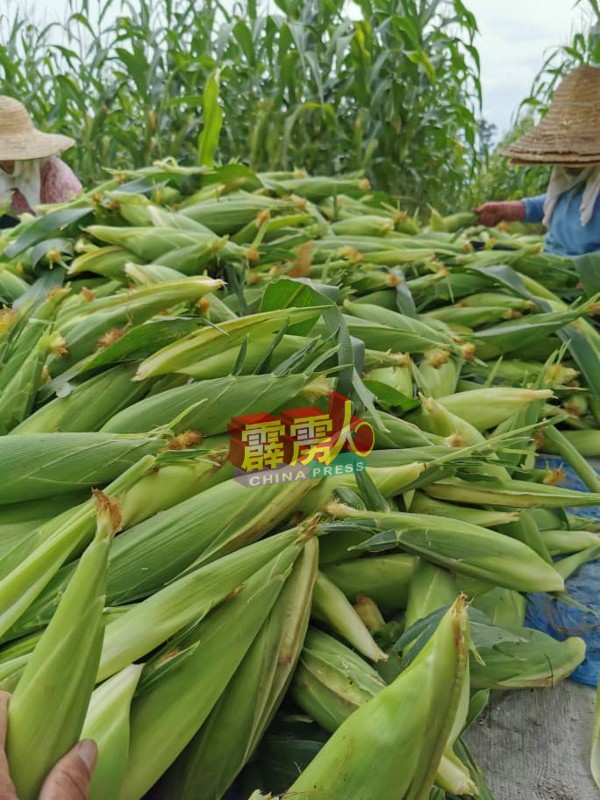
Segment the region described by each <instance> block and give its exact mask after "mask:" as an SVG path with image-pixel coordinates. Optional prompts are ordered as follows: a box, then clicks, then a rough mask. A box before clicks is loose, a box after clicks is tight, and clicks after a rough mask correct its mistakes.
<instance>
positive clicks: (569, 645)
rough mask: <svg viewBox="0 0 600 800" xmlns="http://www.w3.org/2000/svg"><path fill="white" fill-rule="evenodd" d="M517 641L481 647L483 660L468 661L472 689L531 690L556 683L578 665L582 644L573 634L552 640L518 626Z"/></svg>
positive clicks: (582, 655) (583, 653)
mask: <svg viewBox="0 0 600 800" xmlns="http://www.w3.org/2000/svg"><path fill="white" fill-rule="evenodd" d="M517 635H518V637H519V638H518V639H517V641H506V642H501V643H499V644H497V645H495V646H493V647H482V648H480V649H479V651H478V652H479V654H480V655H481V658H482V659H483V661H484V663H483V664H480V663H479V662H478V661H476V660H475V659H473V660H472V661H471V685H472V686H473V688H475V689H532V688H534V687H537V686H557V685H558V684H559V683H560V682H561V681H562V680H564V679H565V678H567V677H568V676H569V675H570V674H571V672H573V670H574V669H575V668H576V667H577V666H579V664H581V662H582V661H583V659H584V657H585V643H584V641H583V640H582V639H578V638H577V637H574V636H572V637H569V638H568V639H565V640H564V641H562V642H558V641H556V639H553V638H552V637H551V636H548V635H547V634H545V633H542V632H541V631H535V630H532V629H530V628H521V629H519V630H518V631H517Z"/></svg>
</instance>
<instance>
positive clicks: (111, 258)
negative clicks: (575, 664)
mask: <svg viewBox="0 0 600 800" xmlns="http://www.w3.org/2000/svg"><path fill="white" fill-rule="evenodd" d="M135 260H136V259H135V256H134V255H133V253H130V252H129V251H128V250H125V249H124V248H123V247H119V246H118V245H112V246H105V247H95V248H94V249H93V250H89V251H87V252H85V253H81V255H79V256H77V258H75V259H73V261H72V262H71V263H70V265H69V269H68V274H69V275H70V276H74V275H80V274H82V273H85V272H93V273H95V274H96V275H102V276H103V277H105V278H112V279H115V280H119V281H124V280H125V265H126V264H129V263H131V262H133V261H135Z"/></svg>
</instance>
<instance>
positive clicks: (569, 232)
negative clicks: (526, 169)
mask: <svg viewBox="0 0 600 800" xmlns="http://www.w3.org/2000/svg"><path fill="white" fill-rule="evenodd" d="M582 194H583V189H581V188H576V189H572V190H571V191H568V192H564V193H563V194H561V196H560V197H559V198H558V201H557V203H556V206H555V208H554V212H553V214H552V217H551V219H550V227H549V229H548V233H547V234H546V239H545V243H544V250H545V252H546V253H554V254H555V255H559V256H579V255H582V254H583V253H591V252H593V251H595V250H600V198H598V200H597V201H596V205H595V206H594V213H593V215H592V218H591V220H590V221H589V222H588V224H587V225H582V224H581V220H580V218H579V206H580V205H581V198H582ZM545 200H546V195H545V194H541V195H538V196H537V197H526V198H525V200H524V202H525V219H524V222H542V220H543V218H544V202H545Z"/></svg>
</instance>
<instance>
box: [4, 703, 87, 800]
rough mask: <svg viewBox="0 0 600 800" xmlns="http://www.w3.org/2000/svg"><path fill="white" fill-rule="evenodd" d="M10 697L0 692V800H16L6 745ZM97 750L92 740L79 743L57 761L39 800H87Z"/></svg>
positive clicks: (45, 782)
mask: <svg viewBox="0 0 600 800" xmlns="http://www.w3.org/2000/svg"><path fill="white" fill-rule="evenodd" d="M9 701H10V694H9V693H8V692H3V691H0V800H18V797H17V793H16V791H15V787H14V785H13V782H12V780H11V778H10V772H9V768H8V760H7V758H6V752H5V744H6V731H7V727H8V703H9ZM97 758H98V748H97V746H96V743H95V742H94V741H92V740H91V739H85V740H84V741H82V742H78V743H77V744H76V745H75V747H73V748H72V749H71V750H69V752H68V753H67V754H66V756H64V757H63V758H61V760H60V761H58V762H57V763H56V764H55V766H54V767H53V769H52V771H51V772H50V774H49V775H48V777H47V778H46V780H45V781H44V785H43V786H42V791H41V792H40V800H88V797H89V785H90V778H91V777H92V772H93V771H94V767H95V766H96V760H97Z"/></svg>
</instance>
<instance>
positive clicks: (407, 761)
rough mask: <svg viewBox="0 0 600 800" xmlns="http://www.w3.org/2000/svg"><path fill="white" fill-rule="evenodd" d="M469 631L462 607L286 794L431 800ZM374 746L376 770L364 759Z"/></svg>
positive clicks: (463, 668) (458, 690) (459, 685)
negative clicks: (417, 700)
mask: <svg viewBox="0 0 600 800" xmlns="http://www.w3.org/2000/svg"><path fill="white" fill-rule="evenodd" d="M467 625H468V621H467V617H466V612H465V610H464V602H463V601H462V600H461V601H459V602H457V604H455V605H454V606H453V607H452V609H451V610H450V611H449V612H448V613H447V614H446V616H445V617H444V618H443V620H442V622H440V625H439V626H438V629H437V631H436V633H435V634H434V636H433V637H432V638H431V639H430V640H429V642H428V643H427V644H426V645H425V647H424V648H423V650H422V651H421V653H420V654H419V655H418V656H417V658H415V660H414V661H413V663H412V664H411V666H410V667H409V668H408V669H407V670H406V671H405V672H404V673H402V674H401V675H400V676H399V677H398V678H397V679H396V680H395V681H394V683H392V684H391V685H390V686H388V687H386V688H385V689H383V690H382V691H381V692H379V693H378V694H377V696H376V697H374V698H373V699H372V700H370V701H369V702H368V703H366V704H365V705H363V706H362V707H361V708H359V709H358V710H357V711H355V712H354V714H352V715H351V716H350V717H348V719H347V720H346V721H345V722H344V723H343V724H342V725H341V727H340V728H338V730H337V731H336V732H335V733H334V734H333V736H332V737H331V739H330V740H329V741H328V742H327V744H326V745H325V746H324V747H323V749H322V750H321V751H320V752H319V753H318V754H317V756H316V758H315V759H314V760H313V761H312V762H311V764H310V765H309V766H308V767H307V768H306V769H305V770H304V772H303V773H302V774H301V775H300V777H299V778H298V780H297V781H295V783H294V784H293V785H292V786H291V787H290V789H289V792H288V793H287V795H289V797H295V798H297V800H309V798H312V797H314V796H315V794H327V795H329V796H332V797H335V796H339V797H360V798H363V800H371V798H372V800H375V799H376V798H377V800H387V798H390V799H391V798H392V797H394V798H406V800H408V799H409V798H414V799H415V800H422V799H423V798H426V797H428V796H429V791H430V789H431V786H432V785H433V781H434V778H435V774H436V771H437V768H438V766H439V763H440V760H441V757H442V751H443V749H444V747H445V744H446V741H447V739H448V736H449V734H450V731H451V728H452V726H453V723H454V719H455V716H456V713H457V710H458V703H459V700H460V696H461V694H462V689H463V684H464V681H465V676H466V670H467V667H466V662H467V655H466V654H467V637H468V628H467ZM440 667H441V668H440ZM424 686H427V687H428V692H427V694H426V695H424V693H423V687H424ZM417 697H418V698H419V702H417V703H415V698H417ZM407 709H410V710H411V711H410V713H409V714H407ZM374 742H376V743H377V745H376V751H377V769H376V770H374V769H373V764H372V761H371V759H368V758H367V757H364V756H363V754H365V753H366V748H367V747H372V746H373V743H374ZM367 743H369V744H367ZM351 753H352V757H350V754H351ZM399 753H400V759H401V768H400V769H399V762H398V757H399V756H398V754H399ZM357 754H358V755H357Z"/></svg>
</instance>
